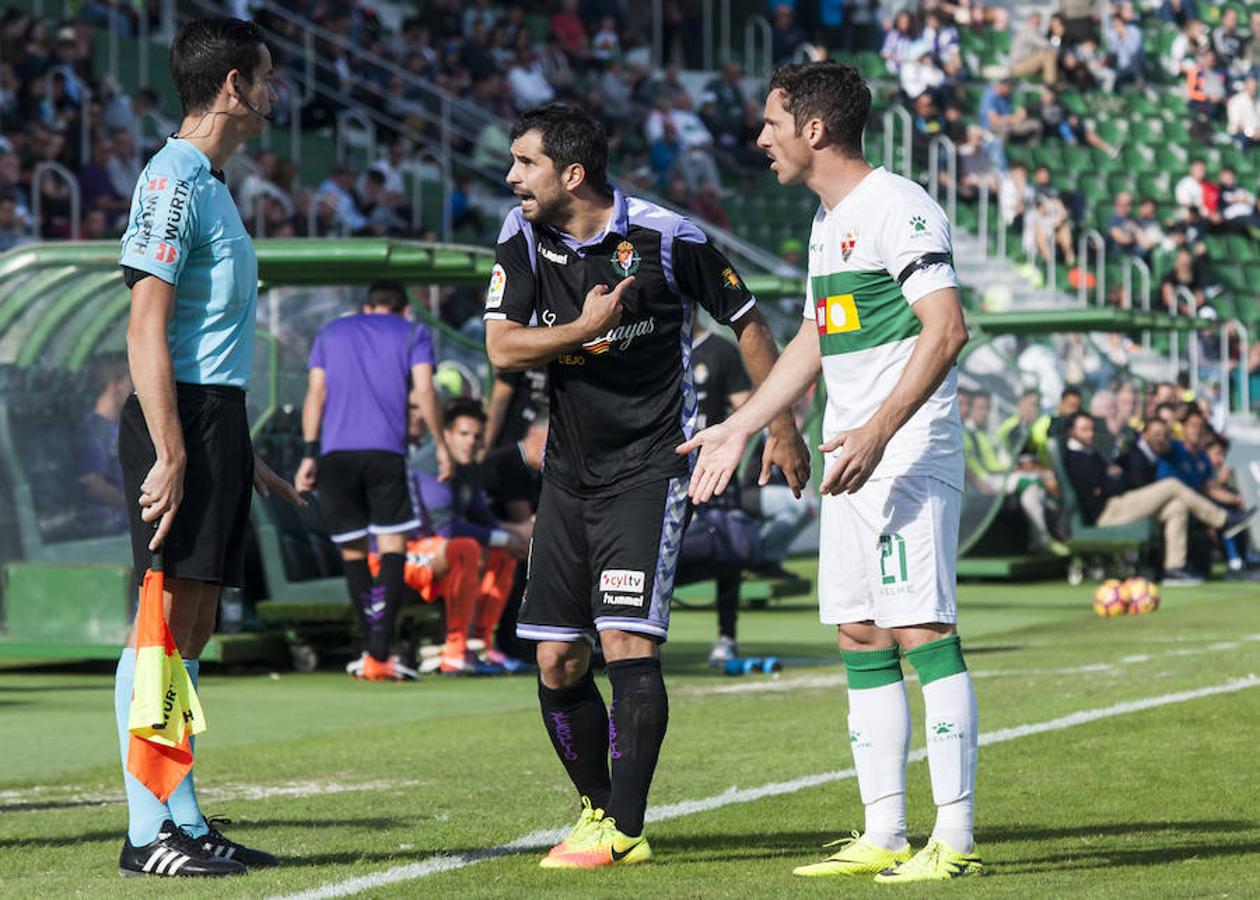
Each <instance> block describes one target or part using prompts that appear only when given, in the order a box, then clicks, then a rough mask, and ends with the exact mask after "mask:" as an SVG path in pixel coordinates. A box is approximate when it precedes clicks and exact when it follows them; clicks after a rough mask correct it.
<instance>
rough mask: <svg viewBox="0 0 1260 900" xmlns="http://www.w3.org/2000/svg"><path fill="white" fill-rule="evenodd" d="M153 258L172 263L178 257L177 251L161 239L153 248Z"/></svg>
mask: <svg viewBox="0 0 1260 900" xmlns="http://www.w3.org/2000/svg"><path fill="white" fill-rule="evenodd" d="M153 258H154V259H156V260H157V261H158V262H160V263H167V264H168V265H169V264H173V263H174V262H175V260H177V259H179V251H178V250H176V249H175V248H174V247H173V246H171V245H170V244H168V243H166V242H165V241H162V242H161V243H159V244H158V245H157V246H156V247H154V248H153Z"/></svg>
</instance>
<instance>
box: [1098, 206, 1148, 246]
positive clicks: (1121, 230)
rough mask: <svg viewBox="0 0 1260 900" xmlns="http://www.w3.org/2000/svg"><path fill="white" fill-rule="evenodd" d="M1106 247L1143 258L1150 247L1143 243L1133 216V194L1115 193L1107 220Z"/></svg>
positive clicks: (1140, 232) (1139, 229) (1140, 230)
mask: <svg viewBox="0 0 1260 900" xmlns="http://www.w3.org/2000/svg"><path fill="white" fill-rule="evenodd" d="M1107 249H1108V251H1110V252H1112V253H1117V254H1120V255H1122V256H1141V257H1143V258H1145V257H1146V256H1147V255H1148V254H1149V252H1150V249H1149V248H1148V247H1145V246H1144V245H1143V235H1142V228H1141V226H1140V225H1138V222H1137V219H1135V218H1133V195H1131V194H1130V193H1129V192H1128V191H1121V192H1120V193H1118V194H1116V199H1115V203H1114V205H1113V212H1112V214H1111V218H1110V219H1108V220H1107Z"/></svg>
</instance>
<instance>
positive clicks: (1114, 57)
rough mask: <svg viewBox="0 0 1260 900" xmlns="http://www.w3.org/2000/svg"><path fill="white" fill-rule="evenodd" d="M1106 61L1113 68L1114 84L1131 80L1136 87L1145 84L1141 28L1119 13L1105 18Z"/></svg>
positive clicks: (1118, 85)
mask: <svg viewBox="0 0 1260 900" xmlns="http://www.w3.org/2000/svg"><path fill="white" fill-rule="evenodd" d="M1107 21H1108V27H1107V35H1106V37H1107V53H1108V61H1109V62H1110V63H1111V65H1112V67H1113V68H1114V70H1115V73H1116V77H1115V86H1116V87H1120V86H1122V85H1125V84H1128V83H1130V82H1132V83H1133V84H1135V85H1136V86H1137V87H1139V88H1141V87H1145V85H1146V52H1145V51H1144V50H1143V49H1142V29H1141V28H1139V27H1138V25H1137V24H1136V23H1135V22H1128V21H1126V20H1125V18H1124V16H1123V15H1122V14H1121V13H1119V12H1116V13H1113V14H1112V16H1111V17H1110V18H1109V19H1108V20H1107Z"/></svg>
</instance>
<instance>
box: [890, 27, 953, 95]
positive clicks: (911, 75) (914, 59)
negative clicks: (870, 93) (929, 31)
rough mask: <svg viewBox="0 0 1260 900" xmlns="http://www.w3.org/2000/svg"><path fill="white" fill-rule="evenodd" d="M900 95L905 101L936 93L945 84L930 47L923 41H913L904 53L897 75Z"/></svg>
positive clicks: (943, 75)
mask: <svg viewBox="0 0 1260 900" xmlns="http://www.w3.org/2000/svg"><path fill="white" fill-rule="evenodd" d="M898 80H899V81H900V82H901V93H902V95H903V98H904V99H905V100H907V101H911V102H913V101H914V100H915V98H917V97H919V96H920V95H921V94H924V93H927V92H929V91H936V90H937V89H939V88H940V86H941V85H942V84H944V83H945V73H944V72H943V71H941V67H940V66H939V65H937V63H936V58H935V57H934V56H933V55H932V45H931V44H930V43H928V42H927V41H924V40H918V41H915V42H914V43H913V44H912V45H911V46H910V49H909V50H908V51H907V53H906V59H905V61H904V62H903V63H902V64H901V73H900V74H899V75H898Z"/></svg>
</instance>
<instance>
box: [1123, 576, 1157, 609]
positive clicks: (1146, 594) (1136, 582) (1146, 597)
mask: <svg viewBox="0 0 1260 900" xmlns="http://www.w3.org/2000/svg"><path fill="white" fill-rule="evenodd" d="M1124 587H1125V589H1126V590H1127V591H1128V593H1129V613H1130V614H1131V615H1135V616H1138V615H1142V614H1144V613H1152V612H1155V610H1157V609H1159V585H1158V584H1156V583H1155V582H1153V581H1147V580H1146V579H1145V578H1130V579H1129V580H1128V581H1126V582H1125V583H1124Z"/></svg>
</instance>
